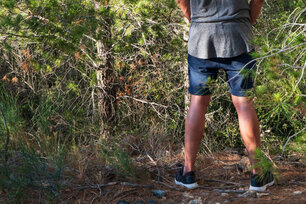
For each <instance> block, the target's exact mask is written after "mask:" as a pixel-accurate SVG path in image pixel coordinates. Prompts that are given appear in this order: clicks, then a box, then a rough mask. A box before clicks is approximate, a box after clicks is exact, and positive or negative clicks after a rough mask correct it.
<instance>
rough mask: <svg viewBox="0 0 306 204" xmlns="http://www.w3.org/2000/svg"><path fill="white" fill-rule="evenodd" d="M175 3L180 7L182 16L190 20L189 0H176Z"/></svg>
mask: <svg viewBox="0 0 306 204" xmlns="http://www.w3.org/2000/svg"><path fill="white" fill-rule="evenodd" d="M177 3H178V5H179V7H180V9H181V10H182V12H183V14H184V16H185V17H186V18H187V19H188V20H189V22H190V20H191V19H190V15H191V12H190V0H177Z"/></svg>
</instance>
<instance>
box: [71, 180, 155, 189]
mask: <svg viewBox="0 0 306 204" xmlns="http://www.w3.org/2000/svg"><path fill="white" fill-rule="evenodd" d="M114 185H123V186H130V187H145V188H151V187H152V185H150V184H147V185H142V184H134V183H128V182H110V183H105V184H96V185H88V186H78V187H77V188H75V189H86V188H92V189H100V188H101V187H107V186H114Z"/></svg>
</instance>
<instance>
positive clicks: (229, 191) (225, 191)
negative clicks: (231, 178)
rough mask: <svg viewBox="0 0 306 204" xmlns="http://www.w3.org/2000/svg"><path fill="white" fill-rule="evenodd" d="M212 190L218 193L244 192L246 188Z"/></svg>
mask: <svg viewBox="0 0 306 204" xmlns="http://www.w3.org/2000/svg"><path fill="white" fill-rule="evenodd" d="M213 191H214V192H218V193H245V192H246V190H226V189H214V190H213Z"/></svg>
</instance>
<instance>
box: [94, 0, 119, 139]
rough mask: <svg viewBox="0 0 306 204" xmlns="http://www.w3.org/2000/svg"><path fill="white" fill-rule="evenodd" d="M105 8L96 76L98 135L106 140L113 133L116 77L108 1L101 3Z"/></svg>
mask: <svg viewBox="0 0 306 204" xmlns="http://www.w3.org/2000/svg"><path fill="white" fill-rule="evenodd" d="M101 3H102V4H103V5H98V6H97V7H100V6H105V7H106V11H105V13H104V14H105V15H104V16H103V17H102V18H103V22H102V24H101V27H100V29H99V31H97V32H100V33H102V36H103V37H102V39H101V40H98V41H97V52H98V60H99V62H98V69H97V71H96V75H97V85H98V89H97V95H98V112H99V117H100V119H101V126H100V133H101V135H102V136H103V137H104V139H107V138H108V137H109V136H110V135H111V134H112V133H113V127H114V125H115V124H116V119H117V117H116V110H117V105H116V102H115V100H116V95H117V89H118V87H117V83H116V82H117V77H116V72H115V70H114V57H113V55H112V53H111V52H112V51H111V48H112V44H111V39H112V33H111V26H112V20H111V17H110V7H109V1H108V0H105V1H101Z"/></svg>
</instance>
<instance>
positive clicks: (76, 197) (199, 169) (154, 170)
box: [61, 151, 306, 204]
mask: <svg viewBox="0 0 306 204" xmlns="http://www.w3.org/2000/svg"><path fill="white" fill-rule="evenodd" d="M272 160H273V161H274V164H275V167H276V169H277V172H278V173H277V175H276V177H277V183H276V184H275V185H273V186H271V187H270V188H268V189H267V191H266V192H263V193H252V192H246V191H247V189H248V187H249V183H250V179H249V178H250V173H249V171H247V167H248V165H249V164H248V159H247V157H246V156H244V155H243V154H239V153H238V152H235V151H225V152H219V153H214V154H212V155H211V156H210V157H204V156H201V155H200V156H198V160H197V164H196V176H197V181H198V184H199V185H200V187H199V188H197V189H192V190H186V189H184V188H183V187H179V186H176V185H175V184H174V175H175V174H176V172H177V171H178V169H179V166H180V165H181V164H182V162H183V155H182V154H181V153H179V154H177V155H176V156H173V155H172V156H169V157H168V158H163V159H160V160H158V161H155V160H153V159H152V158H151V157H150V156H147V157H142V158H138V159H136V165H137V166H138V170H137V177H138V179H137V180H135V179H134V180H133V179H125V180H124V179H120V178H118V177H117V176H116V175H115V173H113V172H112V170H110V169H107V168H106V167H101V166H100V167H99V166H97V165H95V164H91V165H93V166H91V167H90V165H89V166H88V168H89V169H95V170H92V171H91V172H92V173H91V174H87V178H86V179H85V180H86V182H85V181H84V180H83V181H84V182H77V181H75V182H74V183H72V184H73V185H72V187H71V188H64V189H63V190H62V196H61V197H62V201H63V203H115V204H116V203H118V202H119V201H122V202H121V203H122V204H123V203H124V202H123V201H125V202H126V203H130V204H134V203H138V204H140V203H155V204H157V203H164V204H168V203H173V204H175V203H186V204H195V203H197V204H200V203H212V204H217V203H220V204H221V203H286V204H287V203H290V204H291V203H306V196H305V189H306V188H305V186H306V171H305V170H306V168H305V167H306V165H305V162H304V161H305V159H303V158H300V157H298V156H296V155H292V156H290V157H288V158H286V159H282V160H277V159H276V158H272ZM97 172H101V173H100V174H98V173H97ZM67 173H69V172H66V174H67ZM69 174H70V176H72V174H73V173H71V172H70V173H69ZM97 175H100V178H97ZM97 180H102V182H99V183H97ZM88 181H93V182H88ZM152 190H163V191H165V194H164V195H163V196H162V198H157V197H156V196H155V195H153V193H152ZM141 201H142V202H141Z"/></svg>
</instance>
